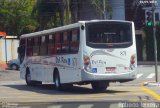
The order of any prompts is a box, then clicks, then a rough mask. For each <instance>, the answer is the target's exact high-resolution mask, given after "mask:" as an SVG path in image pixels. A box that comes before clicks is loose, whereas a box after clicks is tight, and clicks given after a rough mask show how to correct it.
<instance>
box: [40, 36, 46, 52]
mask: <svg viewBox="0 0 160 108" xmlns="http://www.w3.org/2000/svg"><path fill="white" fill-rule="evenodd" d="M47 54H48V36H42V37H41V46H40V55H47Z"/></svg>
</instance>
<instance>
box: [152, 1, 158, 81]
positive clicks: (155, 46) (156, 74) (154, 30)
mask: <svg viewBox="0 0 160 108" xmlns="http://www.w3.org/2000/svg"><path fill="white" fill-rule="evenodd" d="M155 9H156V4H155V0H154V2H153V3H152V22H153V38H154V56H155V77H156V78H155V79H156V82H157V83H158V82H159V78H158V66H157V38H156V25H155Z"/></svg>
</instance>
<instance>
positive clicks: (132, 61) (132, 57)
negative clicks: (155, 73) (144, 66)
mask: <svg viewBox="0 0 160 108" xmlns="http://www.w3.org/2000/svg"><path fill="white" fill-rule="evenodd" d="M134 63H135V56H134V55H132V56H131V64H134Z"/></svg>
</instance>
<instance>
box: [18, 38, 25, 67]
mask: <svg viewBox="0 0 160 108" xmlns="http://www.w3.org/2000/svg"><path fill="white" fill-rule="evenodd" d="M25 50H26V40H25V39H21V40H20V45H19V47H18V58H19V60H20V64H21V63H22V62H23V60H24V57H25Z"/></svg>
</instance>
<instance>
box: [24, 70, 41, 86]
mask: <svg viewBox="0 0 160 108" xmlns="http://www.w3.org/2000/svg"><path fill="white" fill-rule="evenodd" d="M25 80H26V83H27V85H28V86H35V85H40V84H42V82H41V81H33V80H31V74H30V72H29V71H27V73H26V75H25Z"/></svg>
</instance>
